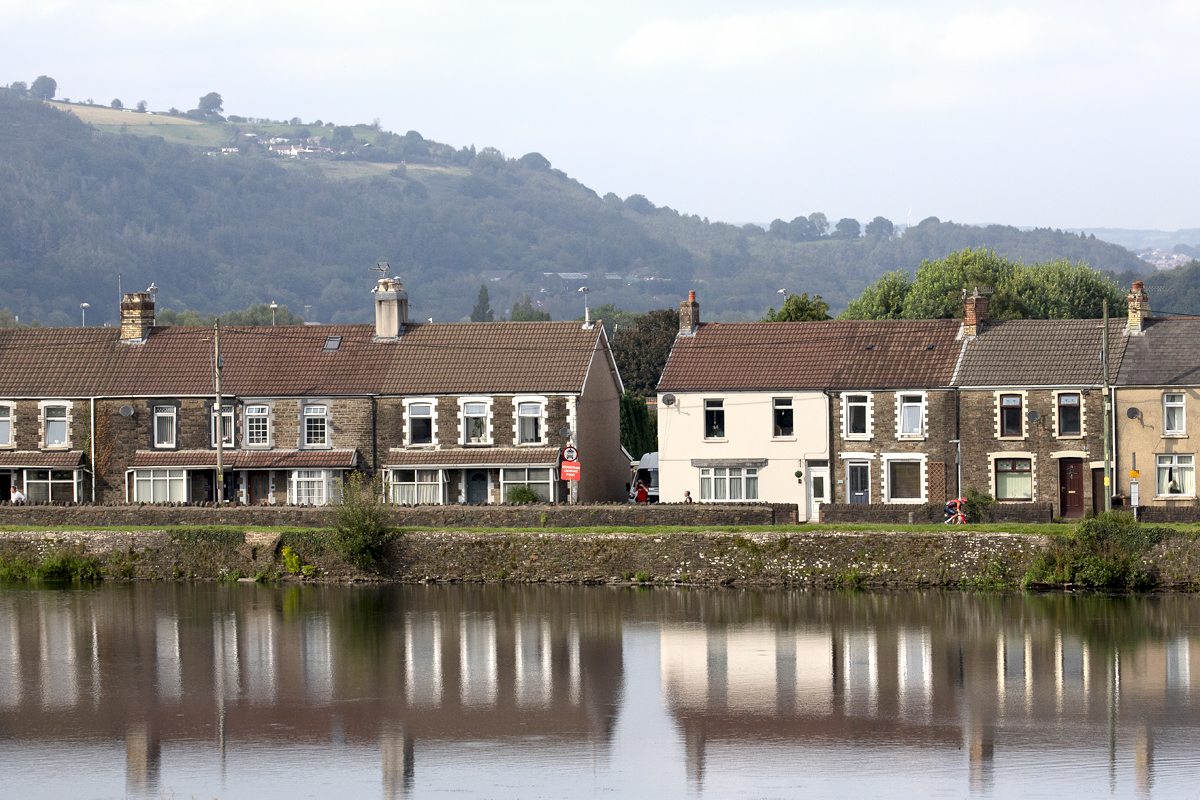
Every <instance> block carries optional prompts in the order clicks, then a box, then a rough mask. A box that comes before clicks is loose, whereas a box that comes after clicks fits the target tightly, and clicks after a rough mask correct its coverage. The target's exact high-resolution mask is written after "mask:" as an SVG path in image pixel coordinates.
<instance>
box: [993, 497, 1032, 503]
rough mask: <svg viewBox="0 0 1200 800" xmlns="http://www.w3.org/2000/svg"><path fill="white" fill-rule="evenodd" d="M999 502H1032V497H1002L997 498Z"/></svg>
mask: <svg viewBox="0 0 1200 800" xmlns="http://www.w3.org/2000/svg"><path fill="white" fill-rule="evenodd" d="M996 502H997V503H1032V502H1033V498H1032V497H1000V498H997V499H996Z"/></svg>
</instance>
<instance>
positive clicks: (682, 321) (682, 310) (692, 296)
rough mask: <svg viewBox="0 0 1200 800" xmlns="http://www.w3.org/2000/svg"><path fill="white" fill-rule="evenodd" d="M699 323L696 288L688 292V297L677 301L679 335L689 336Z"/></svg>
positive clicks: (693, 332) (694, 331)
mask: <svg viewBox="0 0 1200 800" xmlns="http://www.w3.org/2000/svg"><path fill="white" fill-rule="evenodd" d="M699 324H700V304H699V303H697V302H696V290H695V289H693V290H691V291H689V292H688V299H687V300H682V301H680V303H679V335H680V336H691V335H693V334H695V333H696V327H697V326H698V325H699Z"/></svg>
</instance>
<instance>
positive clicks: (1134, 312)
mask: <svg viewBox="0 0 1200 800" xmlns="http://www.w3.org/2000/svg"><path fill="white" fill-rule="evenodd" d="M1127 300H1128V303H1129V327H1128V328H1127V329H1126V331H1127V332H1128V333H1130V334H1133V335H1135V336H1138V335H1141V334H1143V333H1145V332H1146V320H1147V319H1149V317H1150V295H1148V294H1146V288H1145V284H1144V283H1142V282H1141V281H1134V282H1133V289H1132V291H1130V292H1129V297H1128V298H1127Z"/></svg>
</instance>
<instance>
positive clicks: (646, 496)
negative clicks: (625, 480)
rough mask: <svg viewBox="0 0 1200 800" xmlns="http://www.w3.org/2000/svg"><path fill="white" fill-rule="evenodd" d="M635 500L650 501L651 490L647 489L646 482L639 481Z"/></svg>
mask: <svg viewBox="0 0 1200 800" xmlns="http://www.w3.org/2000/svg"><path fill="white" fill-rule="evenodd" d="M634 501H635V502H638V503H648V502H649V501H650V492H649V491H648V490H647V489H646V484H644V483H642V482H641V481H638V482H637V494H635V495H634Z"/></svg>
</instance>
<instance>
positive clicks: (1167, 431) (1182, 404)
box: [1162, 392, 1187, 436]
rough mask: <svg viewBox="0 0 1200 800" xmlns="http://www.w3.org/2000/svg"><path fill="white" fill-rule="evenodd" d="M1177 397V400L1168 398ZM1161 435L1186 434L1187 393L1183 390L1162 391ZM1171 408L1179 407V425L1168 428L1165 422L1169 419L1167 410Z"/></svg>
mask: <svg viewBox="0 0 1200 800" xmlns="http://www.w3.org/2000/svg"><path fill="white" fill-rule="evenodd" d="M1171 397H1178V398H1179V400H1177V401H1176V400H1169V399H1168V398H1171ZM1162 405H1163V436H1185V435H1186V434H1187V394H1185V393H1184V392H1163V396H1162ZM1171 408H1178V409H1179V427H1178V428H1170V427H1168V425H1167V423H1168V421H1169V419H1170V416H1169V415H1168V412H1167V410H1168V409H1171Z"/></svg>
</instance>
